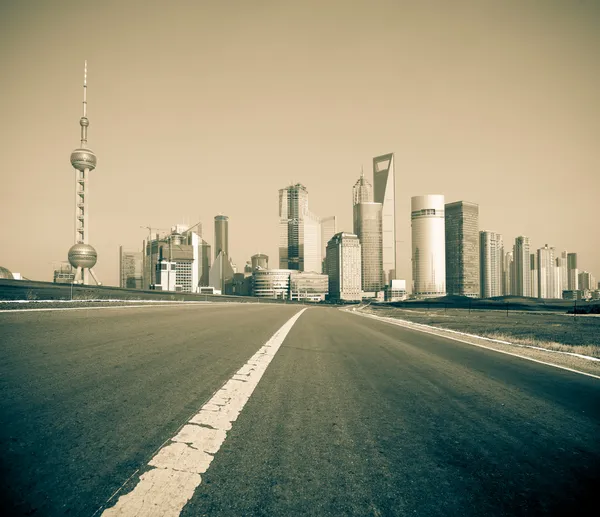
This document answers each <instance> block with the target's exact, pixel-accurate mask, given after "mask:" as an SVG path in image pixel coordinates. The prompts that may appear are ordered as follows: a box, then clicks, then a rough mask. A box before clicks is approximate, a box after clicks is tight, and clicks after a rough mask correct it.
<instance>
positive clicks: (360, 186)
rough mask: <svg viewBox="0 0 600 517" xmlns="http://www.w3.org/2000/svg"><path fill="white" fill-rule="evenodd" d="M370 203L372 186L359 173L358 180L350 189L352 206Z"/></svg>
mask: <svg viewBox="0 0 600 517" xmlns="http://www.w3.org/2000/svg"><path fill="white" fill-rule="evenodd" d="M371 202H373V186H372V185H371V184H370V183H369V182H368V181H367V179H366V178H365V175H364V174H363V172H362V171H361V173H360V178H358V180H356V183H355V184H354V187H352V205H357V204H358V203H371Z"/></svg>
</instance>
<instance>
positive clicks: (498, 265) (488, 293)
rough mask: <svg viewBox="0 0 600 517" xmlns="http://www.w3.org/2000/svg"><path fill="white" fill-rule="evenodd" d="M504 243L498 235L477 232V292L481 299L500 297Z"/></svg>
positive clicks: (485, 231)
mask: <svg viewBox="0 0 600 517" xmlns="http://www.w3.org/2000/svg"><path fill="white" fill-rule="evenodd" d="M503 260H504V242H503V239H502V235H501V234H499V233H494V232H489V231H487V230H484V231H481V232H479V263H480V270H479V292H480V296H481V297H482V298H492V297H494V296H502V261H503Z"/></svg>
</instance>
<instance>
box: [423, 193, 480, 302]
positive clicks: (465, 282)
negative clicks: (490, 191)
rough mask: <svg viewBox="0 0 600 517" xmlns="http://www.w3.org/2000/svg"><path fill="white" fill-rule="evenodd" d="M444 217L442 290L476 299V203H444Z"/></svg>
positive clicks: (477, 267) (429, 210) (477, 222)
mask: <svg viewBox="0 0 600 517" xmlns="http://www.w3.org/2000/svg"><path fill="white" fill-rule="evenodd" d="M422 211H423V210H422ZM424 211H425V212H431V209H425V210H424ZM423 215H431V214H427V213H426V214H423ZM445 218H446V221H445V233H446V292H447V293H448V294H454V295H460V296H469V297H472V298H476V297H478V296H479V205H477V204H475V203H468V202H466V201H457V202H455V203H448V204H447V205H446V206H445Z"/></svg>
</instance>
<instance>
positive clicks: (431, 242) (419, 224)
mask: <svg viewBox="0 0 600 517" xmlns="http://www.w3.org/2000/svg"><path fill="white" fill-rule="evenodd" d="M411 222H412V223H411V227H412V282H413V289H412V291H413V295H414V296H416V297H419V298H427V297H437V296H444V295H445V294H446V235H445V230H444V222H445V219H444V196H441V195H427V196H415V197H412V198H411Z"/></svg>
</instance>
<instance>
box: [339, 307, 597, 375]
mask: <svg viewBox="0 0 600 517" xmlns="http://www.w3.org/2000/svg"><path fill="white" fill-rule="evenodd" d="M344 312H349V313H350V314H355V315H357V316H363V317H364V318H372V319H374V320H378V321H383V322H384V323H389V324H390V325H396V326H398V327H404V328H408V329H411V330H416V331H417V332H424V333H426V334H432V335H434V336H438V337H442V338H447V339H452V340H454V341H459V342H461V343H465V344H467V345H472V346H478V347H479V348H485V349H487V350H492V351H494V352H498V353H500V354H506V355H512V356H513V357H519V358H520V359H526V360H527V361H533V362H534V363H540V364H545V365H546V366H553V367H554V368H560V369H561V370H567V371H569V372H573V373H578V374H580V375H585V376H587V377H593V378H594V379H600V376H598V375H594V374H593V373H587V372H582V371H580V370H574V369H573V368H569V367H567V366H561V365H559V364H554V363H548V362H546V361H540V360H539V359H534V358H533V357H527V356H526V355H520V354H516V353H514V352H507V351H506V350H500V349H498V348H492V347H491V346H486V345H481V344H478V343H471V342H470V341H465V340H464V339H460V338H457V337H454V336H448V335H446V334H443V333H441V332H435V331H431V330H428V329H425V328H422V327H421V328H420V327H414V326H411V325H406V324H402V323H401V322H399V321H390V319H387V318H383V317H381V316H375V315H374V314H363V313H360V312H355V311H344ZM441 330H446V329H441ZM471 335H473V334H471ZM473 337H475V338H476V337H479V336H475V335H473ZM511 344H512V343H511Z"/></svg>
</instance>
